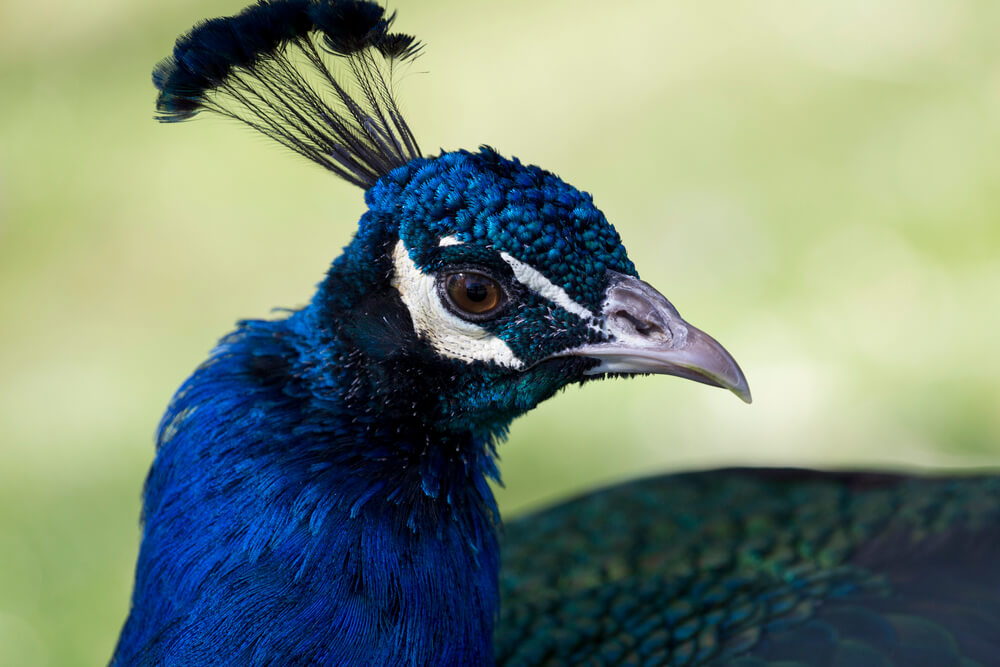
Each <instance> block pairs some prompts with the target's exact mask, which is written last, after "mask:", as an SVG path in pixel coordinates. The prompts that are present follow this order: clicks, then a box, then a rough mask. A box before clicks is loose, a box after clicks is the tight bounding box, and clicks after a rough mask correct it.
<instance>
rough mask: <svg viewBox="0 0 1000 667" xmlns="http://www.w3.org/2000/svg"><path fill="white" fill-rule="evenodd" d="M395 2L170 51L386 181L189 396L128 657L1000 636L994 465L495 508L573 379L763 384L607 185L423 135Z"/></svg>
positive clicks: (152, 498) (867, 652)
mask: <svg viewBox="0 0 1000 667" xmlns="http://www.w3.org/2000/svg"><path fill="white" fill-rule="evenodd" d="M393 18H394V17H393V16H392V15H387V14H386V13H385V12H384V10H383V9H382V8H381V7H379V6H377V5H375V4H373V3H371V2H365V1H361V0H260V2H259V3H258V4H256V5H254V6H252V7H250V8H248V9H246V10H244V11H243V12H242V13H240V14H238V15H236V16H233V17H229V18H219V19H213V20H209V21H207V22H204V23H202V24H200V25H198V26H196V27H195V28H194V29H193V30H192V31H191V32H189V33H188V34H186V35H184V36H182V37H181V38H180V39H178V40H177V43H176V45H175V47H174V51H173V54H172V55H171V56H170V57H169V58H167V59H166V60H164V61H163V62H162V63H161V64H160V65H159V66H158V67H157V68H156V70H155V71H154V74H153V80H154V83H155V85H156V87H157V88H158V89H159V98H158V100H157V109H158V113H159V118H160V120H163V121H168V122H173V121H182V120H186V119H189V118H191V117H193V116H194V115H196V114H198V113H200V112H202V111H209V112H213V113H216V114H220V115H222V116H226V117H230V118H233V119H236V120H239V121H241V122H243V123H245V124H247V125H249V126H251V127H253V128H254V129H256V130H258V131H260V132H262V133H263V134H265V135H267V136H269V137H271V138H273V139H275V140H276V141H278V142H280V143H282V144H284V145H285V146H287V147H289V148H291V149H292V150H294V151H296V152H298V153H300V154H302V155H303V156H305V157H306V158H308V159H310V160H312V161H313V162H316V163H318V164H319V165H321V166H322V167H324V168H326V169H328V170H329V171H332V172H333V173H334V174H336V175H337V176H339V177H340V178H342V179H344V180H346V181H348V182H349V183H353V184H354V185H357V186H359V187H361V188H363V189H364V190H365V201H366V203H367V207H368V210H367V212H366V213H365V214H364V215H363V216H362V217H361V220H360V222H359V226H358V231H357V233H356V235H355V236H354V238H353V240H352V241H351V242H350V244H349V245H348V246H347V247H346V248H345V249H344V252H343V254H341V255H340V256H339V257H338V258H336V259H335V260H334V262H333V264H332V266H331V267H330V269H329V271H328V273H327V274H326V277H325V278H324V280H323V281H322V282H321V283H320V285H319V287H318V289H317V291H316V293H315V295H314V296H313V298H312V300H311V301H310V302H309V303H308V305H306V306H305V307H303V308H301V309H300V310H296V311H293V312H289V313H288V314H287V315H286V316H284V317H282V318H280V319H274V320H247V321H243V322H240V323H239V324H238V326H237V328H236V329H235V330H234V331H233V332H231V333H229V334H228V335H226V336H225V337H224V338H222V340H221V341H220V342H219V344H218V345H217V346H216V348H215V349H214V350H213V351H212V353H211V355H210V356H209V358H208V360H207V361H205V362H204V363H203V364H202V365H201V366H200V367H199V368H198V369H197V370H195V372H194V374H193V375H192V376H191V377H190V378H189V379H188V380H187V381H186V382H185V383H184V384H183V385H182V386H181V388H180V389H179V390H178V392H177V393H176V395H175V396H174V398H173V400H172V402H171V404H170V406H169V407H168V409H167V412H166V414H165V415H164V417H163V420H162V422H161V424H160V427H159V431H158V435H157V449H156V458H155V460H154V462H153V465H152V468H151V470H150V472H149V475H148V478H147V480H146V485H145V491H144V509H143V534H142V543H141V548H140V552H139V557H138V563H137V565H136V572H135V588H134V592H133V595H132V605H131V610H130V613H129V616H128V619H127V620H126V622H125V625H124V628H123V630H122V633H121V636H120V639H119V642H118V645H117V648H116V650H115V653H114V656H113V658H112V661H111V662H112V665H119V666H125V665H307V664H308V665H312V664H316V665H375V666H395V665H410V666H418V665H442V666H448V665H456V666H458V665H462V666H467V665H490V664H503V665H570V664H589V665H605V664H606V665H640V664H642V665H729V666H732V667H763V666H765V665H772V666H775V667H777V666H779V665H780V666H781V667H793V666H800V667H808V666H813V667H818V666H821V665H824V666H830V667H833V666H845V665H850V666H855V667H864V666H867V665H907V666H914V665H955V666H956V667H958V666H961V667H972V666H973V665H981V666H982V665H997V664H1000V568H998V567H996V562H997V560H998V559H1000V479H998V478H996V477H985V476H984V477H966V478H961V477H954V478H936V479H935V478H924V479H920V478H910V477H904V476H894V475H887V474H871V473H822V472H813V471H796V470H736V469H734V470H719V471H710V472H703V473H690V474H684V475H668V476H661V477H655V478H651V479H646V480H640V481H636V482H633V483H629V484H625V485H621V486H617V487H614V488H610V489H606V490H602V491H597V492H595V493H592V494H590V495H587V496H585V497H583V498H580V499H577V500H574V501H571V502H569V503H566V504H563V505H560V506H557V507H555V508H552V509H549V510H547V511H543V512H540V513H538V514H535V515H532V516H528V517H524V518H521V519H519V520H517V521H513V522H510V523H508V524H507V525H506V526H503V527H502V526H501V522H500V517H499V514H498V511H497V506H496V503H495V501H494V498H493V495H492V492H491V489H490V486H489V482H490V481H499V479H500V475H499V472H498V469H497V461H496V458H497V457H496V443H497V441H498V439H500V438H502V437H503V436H504V435H505V434H506V432H507V428H508V426H509V424H510V423H511V421H512V420H513V419H514V418H515V417H517V416H518V415H521V414H523V413H525V412H526V411H528V410H531V409H532V408H533V407H535V406H536V405H538V403H539V402H541V401H543V400H545V399H547V398H549V397H550V396H552V395H553V394H554V393H555V392H556V391H558V390H559V389H561V388H563V387H566V386H567V385H569V384H573V383H583V382H586V381H588V380H591V379H595V378H601V377H606V376H628V375H634V374H643V373H660V374H667V375H675V376H679V377H682V378H687V379H691V380H695V381H698V382H702V383H705V384H709V385H714V386H718V387H723V388H726V389H729V390H731V391H732V392H734V393H735V394H736V395H737V396H739V397H740V398H742V399H744V400H745V401H747V402H749V401H750V390H749V388H748V385H747V381H746V379H745V378H744V375H743V373H742V372H741V370H740V368H739V366H738V365H737V364H736V362H735V361H734V360H733V358H732V357H731V356H730V355H729V353H728V352H726V350H725V349H724V348H723V347H722V346H721V345H720V344H719V343H718V342H716V341H715V340H714V339H713V338H711V337H710V336H708V335H707V334H705V333H703V332H702V331H700V330H699V329H697V328H695V327H694V326H692V325H690V324H688V323H687V322H686V321H684V320H683V319H682V318H681V316H680V315H679V314H678V312H677V310H676V309H675V308H674V307H673V306H672V305H671V304H670V302H669V301H668V300H667V299H666V298H665V297H664V296H663V295H661V294H660V293H659V292H657V291H656V290H655V289H654V288H653V287H652V286H650V285H649V284H647V283H645V282H643V281H642V280H640V279H639V276H638V273H637V271H636V269H635V267H634V266H633V264H632V262H631V261H630V260H629V258H628V255H627V253H626V251H625V248H624V246H623V244H622V241H621V238H620V237H619V235H618V233H617V232H616V231H615V229H614V227H612V225H611V224H610V223H609V222H608V221H607V220H606V218H605V216H604V214H603V213H601V211H600V210H599V209H598V208H597V207H596V206H595V205H594V203H593V200H592V198H591V196H590V195H589V194H587V193H586V192H582V191H580V190H578V189H576V188H574V187H572V186H571V185H569V184H567V183H565V182H563V181H562V180H560V179H559V178H558V177H557V176H555V175H554V174H552V173H550V172H548V171H545V170H544V169H541V168H539V167H536V166H531V165H527V164H524V163H522V162H520V161H519V160H517V159H514V158H507V157H504V156H502V155H501V154H500V153H498V152H497V151H496V150H494V149H492V148H488V147H482V148H480V149H479V150H477V151H474V152H470V151H450V152H443V153H441V154H439V155H436V156H425V155H424V154H423V153H422V152H421V150H420V148H419V146H418V144H417V141H416V138H415V135H414V133H413V132H412V131H411V129H410V127H409V126H408V124H407V123H406V122H405V120H404V118H403V116H402V114H401V113H400V111H399V107H398V105H397V103H396V101H395V99H394V96H393V87H392V73H393V68H394V67H395V66H396V65H398V64H400V63H405V62H408V61H411V60H412V59H413V58H415V57H416V56H417V55H418V53H419V51H420V48H421V47H420V45H419V43H418V42H417V41H416V40H415V39H414V38H413V37H412V36H409V35H405V34H401V33H396V32H392V31H391V24H392V22H393Z"/></svg>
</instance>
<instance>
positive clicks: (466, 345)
mask: <svg viewBox="0 0 1000 667" xmlns="http://www.w3.org/2000/svg"><path fill="white" fill-rule="evenodd" d="M445 238H453V237H445ZM443 241H444V239H442V242H443ZM456 241H457V239H456ZM442 245H444V244H443V243H442ZM392 260H393V266H394V271H393V276H392V286H393V287H395V288H396V289H397V290H398V291H399V296H400V298H401V299H402V300H403V303H404V304H405V305H406V308H407V310H409V311H410V319H411V320H412V321H413V328H414V330H416V332H417V334H419V335H420V336H421V337H423V338H424V339H425V340H427V341H428V342H429V343H430V345H431V347H433V348H434V349H435V350H437V352H438V353H439V354H442V355H443V356H446V357H450V358H452V359H460V360H462V361H488V362H492V363H495V364H498V365H500V366H508V367H511V368H522V367H523V366H524V362H522V361H521V360H520V359H518V358H517V356H516V355H515V354H514V353H513V352H512V351H511V349H510V348H509V347H508V346H507V343H505V342H504V341H503V340H501V339H500V338H498V337H497V336H495V335H493V334H492V333H490V332H489V331H487V330H486V329H484V328H483V327H481V326H479V325H477V324H473V323H472V322H466V321H465V320H463V319H461V318H460V317H457V316H455V315H453V314H452V313H450V312H448V309H447V308H445V306H444V304H442V303H441V299H440V298H439V296H438V290H437V280H436V279H435V277H434V276H429V275H427V274H425V273H423V272H422V271H421V270H420V269H419V268H417V265H416V264H414V263H413V260H412V259H410V253H409V252H407V250H406V246H405V245H404V244H403V241H402V240H400V241H399V242H397V243H396V247H395V248H394V249H393V253H392Z"/></svg>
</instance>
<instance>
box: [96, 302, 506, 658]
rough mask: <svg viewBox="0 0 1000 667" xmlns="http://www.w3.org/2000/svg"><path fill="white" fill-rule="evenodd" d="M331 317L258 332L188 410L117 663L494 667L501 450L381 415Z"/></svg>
mask: <svg viewBox="0 0 1000 667" xmlns="http://www.w3.org/2000/svg"><path fill="white" fill-rule="evenodd" d="M316 316H317V315H316V313H315V312H314V311H313V310H311V309H306V310H304V311H301V312H299V313H296V314H294V315H293V316H292V317H290V318H288V319H286V320H280V321H272V322H261V321H250V322H244V323H243V324H242V325H241V326H240V328H239V329H238V330H237V331H235V332H234V333H232V334H230V335H229V336H228V337H226V338H225V339H223V340H222V341H221V342H220V345H219V346H218V347H217V348H216V350H215V351H214V352H213V354H212V356H211V358H210V359H209V360H208V361H207V362H205V363H204V364H203V365H202V366H201V367H200V368H199V369H198V370H197V371H196V372H195V374H194V375H193V376H192V377H191V378H190V379H189V380H188V381H187V382H186V383H185V384H184V385H183V386H182V387H181V389H180V390H179V391H178V393H177V395H176V396H175V398H174V401H173V403H172V404H171V406H170V408H169V410H168V412H167V414H166V415H165V417H164V419H163V422H162V424H161V428H160V432H159V438H158V446H157V456H156V460H155V462H154V465H153V468H152V470H151V471H150V474H149V477H148V479H147V483H146V490H145V505H144V532H143V540H142V547H141V551H140V555H139V561H138V565H137V569H136V586H135V592H134V594H133V600H132V602H133V608H132V611H131V614H130V617H129V619H128V621H127V622H126V626H125V629H124V630H123V632H122V637H121V639H120V641H119V646H118V649H117V651H116V655H115V659H114V661H113V664H122V665H125V664H133V663H138V662H144V661H148V660H151V661H152V662H153V663H160V662H161V661H162V662H166V663H169V662H171V660H172V659H177V658H178V657H181V656H182V657H183V658H184V660H186V661H188V662H190V663H192V664H216V663H218V662H225V661H235V662H237V663H256V662H257V661H265V662H266V661H267V659H269V658H272V657H274V656H276V655H280V656H282V660H284V661H286V662H288V663H293V662H294V663H303V664H306V663H308V664H312V663H330V664H379V665H404V664H408V665H416V664H440V665H450V664H455V665H459V664H461V665H476V664H488V663H490V661H491V660H492V648H491V637H492V629H493V619H494V616H495V614H496V609H497V606H498V592H497V571H498V545H497V528H498V523H499V519H498V514H497V510H496V505H495V502H494V499H493V495H492V492H491V490H490V488H489V485H488V483H487V481H488V479H490V478H494V479H495V478H496V476H497V473H496V466H495V461H494V452H493V446H492V443H491V441H490V440H489V438H481V437H480V438H477V437H475V436H473V435H470V434H468V433H465V434H456V433H440V432H436V431H435V430H434V429H432V428H431V427H429V426H428V425H427V424H426V423H424V422H423V421H421V419H420V418H419V410H418V409H416V407H417V406H413V405H412V404H411V405H410V406H409V407H408V408H404V407H402V406H401V405H394V404H392V398H391V397H389V398H388V399H385V398H384V397H383V398H382V399H379V400H383V401H386V402H385V403H384V404H379V409H378V410H377V411H376V410H375V409H374V408H373V406H374V405H376V404H375V403H372V401H373V400H376V399H377V397H375V396H372V395H371V388H372V387H375V386H378V378H374V379H373V378H372V377H370V376H369V375H370V373H371V372H376V373H378V372H381V371H379V370H378V369H375V370H371V371H370V370H369V368H370V367H371V364H369V363H362V360H361V359H359V358H358V355H359V354H361V353H360V352H359V351H358V350H356V349H354V348H353V347H350V346H347V345H344V344H343V341H342V340H341V339H339V338H338V337H337V336H335V335H333V334H332V333H330V332H329V331H327V330H326V329H324V328H322V327H317V326H316V323H315V322H313V321H310V319H311V318H315V317H316ZM369 338H371V337H369ZM320 339H322V340H320ZM348 350H350V351H348ZM411 403H412V402H411ZM376 413H377V414H378V415H379V419H378V420H377V421H376V420H375V419H374V415H375V414H376Z"/></svg>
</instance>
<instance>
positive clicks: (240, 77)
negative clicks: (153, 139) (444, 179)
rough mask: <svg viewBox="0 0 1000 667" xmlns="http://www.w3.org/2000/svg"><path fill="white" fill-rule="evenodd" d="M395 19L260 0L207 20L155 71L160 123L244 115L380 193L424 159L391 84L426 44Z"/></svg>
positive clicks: (357, 0) (349, 3)
mask: <svg viewBox="0 0 1000 667" xmlns="http://www.w3.org/2000/svg"><path fill="white" fill-rule="evenodd" d="M394 18H395V14H391V15H389V16H386V15H385V11H384V10H383V9H382V7H379V6H378V5H376V4H375V3H373V2H365V1H363V0H260V2H259V4H257V5H255V6H252V7H249V8H247V9H245V10H244V11H242V12H240V13H239V14H237V15H236V16H230V17H227V18H216V19H210V20H208V21H205V22H204V23H202V24H200V25H198V26H196V27H195V28H194V29H193V30H191V32H189V33H188V34H186V35H184V36H182V37H181V38H179V39H178V40H177V43H176V44H175V45H174V52H173V55H172V56H171V57H169V58H167V59H166V60H164V61H163V62H161V63H160V64H159V65H158V66H157V67H156V69H155V70H154V72H153V83H154V84H155V85H156V87H157V88H158V89H159V90H160V95H159V98H158V99H157V102H156V109H157V112H158V116H157V118H158V119H159V120H160V121H163V122H177V121H182V120H188V119H189V118H192V117H193V116H194V115H195V114H197V113H198V112H199V111H202V110H207V111H213V112H215V113H218V114H221V115H223V116H226V117H229V118H235V119H236V120H239V121H241V122H243V123H246V124H247V125H249V126H250V127H252V128H254V129H255V130H257V131H259V132H262V133H263V134H265V135H267V136H269V137H271V138H272V139H275V140H276V141H278V142H280V143H281V144H283V145H285V146H287V147H288V148H291V149H292V150H294V151H295V152H297V153H299V154H301V155H303V156H305V157H307V158H309V159H310V160H312V161H313V162H316V163H317V164H319V165H321V166H323V167H324V168H326V169H329V170H330V171H332V172H334V173H335V174H337V175H338V176H340V177H341V178H343V179H345V180H347V181H348V182H350V183H353V184H355V185H358V186H360V187H363V188H366V189H367V188H370V187H371V186H372V185H374V184H375V182H376V181H377V180H378V179H379V178H381V177H382V176H384V175H385V174H387V173H389V172H390V171H392V170H393V169H395V168H396V167H399V166H401V165H403V164H406V163H407V162H409V161H410V160H412V159H413V158H417V157H420V148H419V147H418V146H417V142H416V139H415V138H414V136H413V133H412V132H411V131H410V128H409V126H408V125H407V124H406V122H405V121H404V120H403V117H402V115H401V114H400V112H399V107H398V105H397V104H396V101H395V99H394V98H393V94H392V85H391V83H392V74H393V68H394V65H395V64H396V63H397V62H404V61H410V60H412V59H413V58H415V57H416V56H417V55H418V54H419V52H420V49H421V46H420V44H419V43H418V42H417V41H416V39H415V38H414V37H412V36H410V35H404V34H400V33H390V32H389V27H390V25H391V24H392V22H393V20H394ZM338 60H339V61H340V62H339V63H338V62H337V61H338ZM338 64H339V65H340V66H339V67H338Z"/></svg>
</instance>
